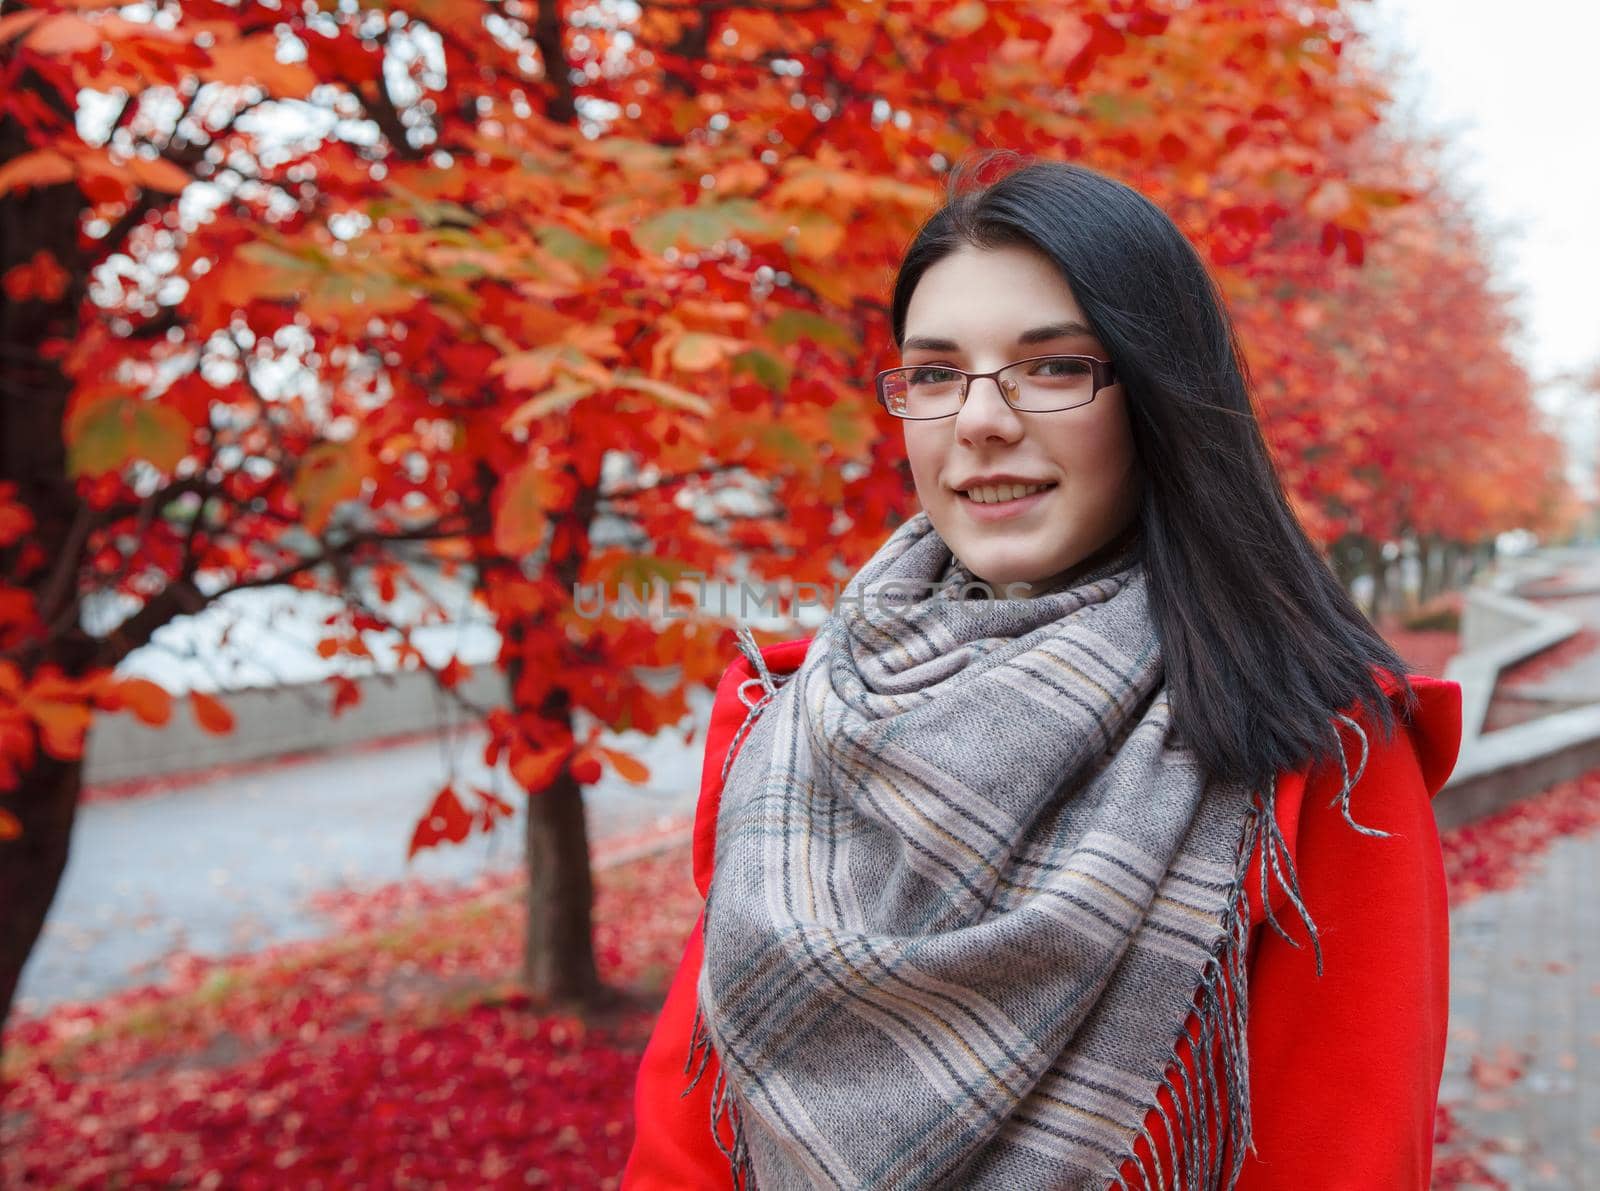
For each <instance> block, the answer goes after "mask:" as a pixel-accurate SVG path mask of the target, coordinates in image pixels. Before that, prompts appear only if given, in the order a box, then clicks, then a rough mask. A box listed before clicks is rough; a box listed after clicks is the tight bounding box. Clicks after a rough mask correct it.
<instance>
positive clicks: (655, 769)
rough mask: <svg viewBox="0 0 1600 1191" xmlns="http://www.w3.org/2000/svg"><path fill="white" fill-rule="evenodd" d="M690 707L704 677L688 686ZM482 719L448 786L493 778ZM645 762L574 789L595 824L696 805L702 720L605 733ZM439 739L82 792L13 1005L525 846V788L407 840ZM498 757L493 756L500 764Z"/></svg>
mask: <svg viewBox="0 0 1600 1191" xmlns="http://www.w3.org/2000/svg"><path fill="white" fill-rule="evenodd" d="M690 706H691V708H692V710H693V711H694V712H695V716H696V722H697V723H701V724H703V723H704V722H705V720H706V718H707V717H708V716H709V715H710V709H711V695H710V692H694V693H693V694H691V696H690ZM483 741H484V738H483V734H482V732H481V731H472V732H468V733H465V734H463V736H462V737H461V738H460V739H459V740H458V741H457V744H456V747H455V748H454V749H452V750H449V751H450V752H451V753H452V754H453V755H454V757H455V763H456V773H457V777H458V781H459V783H460V786H459V787H458V788H460V787H464V786H467V785H483V786H485V787H487V788H489V789H496V788H498V789H499V790H500V791H502V792H503V793H504V792H505V791H514V790H515V788H516V787H515V785H514V784H513V783H511V781H510V779H509V777H507V776H506V775H505V774H504V773H503V772H502V773H501V775H500V784H499V786H498V787H496V786H494V785H491V775H490V772H489V770H488V768H487V767H486V766H485V765H484V764H483ZM602 743H604V744H607V745H609V746H611V747H613V748H620V749H625V750H626V751H628V752H630V753H632V754H633V755H634V756H636V757H638V758H639V759H640V760H641V761H643V762H644V763H645V764H646V765H647V766H648V767H649V768H650V781H649V782H647V783H646V784H645V785H642V786H633V785H629V784H628V783H626V782H624V781H622V780H621V779H619V778H617V777H616V776H615V775H614V774H611V773H609V772H608V773H607V774H606V776H605V778H604V779H603V780H602V781H601V782H600V783H598V784H597V785H595V786H593V787H591V788H590V789H589V790H588V791H587V792H586V794H585V799H584V802H585V810H586V812H587V818H588V822H589V830H590V837H591V840H593V841H595V842H596V843H600V842H601V841H606V840H612V841H616V840H620V839H621V838H623V837H630V836H634V835H637V834H639V833H641V832H648V831H649V830H651V829H652V828H653V827H656V826H666V825H668V824H675V823H682V822H684V821H686V820H687V819H688V818H689V817H691V816H692V815H693V811H694V804H695V799H696V797H697V795H698V793H699V789H700V765H701V759H702V756H703V752H704V748H705V736H704V732H703V730H702V731H700V732H697V733H696V735H695V739H694V742H693V743H692V744H689V745H685V744H684V743H683V736H682V734H681V733H680V732H673V731H670V730H669V731H665V732H663V733H662V734H661V735H660V736H658V737H655V738H654V739H652V738H650V737H646V736H643V735H642V734H640V733H637V732H631V733H621V734H615V735H611V734H607V735H605V736H603V737H602ZM446 751H447V750H446V749H445V747H444V745H443V744H441V742H439V741H417V742H413V743H406V744H402V745H397V746H394V747H391V748H388V749H383V750H352V751H350V752H347V753H330V754H327V755H323V756H318V757H315V758H311V759H308V760H304V761H300V762H295V763H286V764H283V765H278V766H272V767H270V768H267V769H262V770H257V771H254V772H250V773H246V774H235V775H231V776H227V777H220V778H215V779H210V780H207V781H204V782H201V783H197V784H196V785H193V786H188V787H184V788H182V789H178V790H174V791H171V792H169V793H161V794H150V795H145V796H138V797H132V798H124V799H118V800H114V801H110V802H95V803H90V804H88V805H87V806H84V807H81V808H80V809H79V812H78V821H77V825H76V827H75V829H74V832H73V838H72V851H71V854H70V856H69V859H68V862H67V871H66V874H65V876H64V877H63V878H62V883H61V888H60V889H59V890H58V891H57V893H56V900H55V904H54V905H53V906H52V907H51V910H50V916H49V918H48V919H47V920H46V922H45V929H44V933H43V935H42V936H41V937H40V940H39V944H38V946H37V947H35V948H34V952H33V955H32V956H31V957H30V958H29V960H28V965H27V967H26V968H24V969H23V973H22V983H21V987H20V988H19V990H18V994H19V995H18V1006H17V1008H18V1009H19V1010H20V1011H21V1012H24V1013H36V1012H39V1011H40V1010H42V1009H44V1008H47V1007H48V1006H51V1005H54V1004H58V1003H60V1002H62V1001H68V1000H87V999H92V998H95V997H100V996H104V995H105V994H106V993H109V992H113V991H115V990H117V989H120V988H126V987H129V986H132V985H137V984H143V983H149V982H151V981H153V980H156V979H159V978H160V976H161V975H162V973H161V970H160V966H159V964H160V960H161V958H162V957H163V956H165V955H166V954H168V953H169V952H170V951H172V950H174V949H176V948H182V949H184V950H188V951H192V952H195V953H198V954H202V955H210V956H220V955H228V954H232V953H235V952H240V951H249V950H254V949H256V948H260V947H265V946H267V945H269V944H271V943H275V942H280V941H286V940H290V939H300V938H312V937H315V936H318V935H323V934H326V933H327V932H328V930H329V929H330V927H329V922H328V919H327V918H326V917H324V916H323V915H321V914H319V913H317V912H316V911H314V910H311V909H309V908H308V907H307V905H306V900H307V898H309V897H310V896H311V895H312V894H314V893H318V892H323V891H326V890H339V889H369V888H374V887H377V886H381V885H385V884H388V883H389V882H392V881H400V880H404V879H407V878H412V877H415V878H421V879H424V880H427V881H429V882H433V883H437V884H441V885H450V884H465V883H466V882H468V881H470V880H471V879H473V878H475V877H477V876H479V875H481V874H482V873H484V872H486V871H490V870H498V869H509V868H513V867H515V866H516V865H517V864H519V863H520V862H521V858H522V823H523V815H522V808H523V800H522V799H521V798H520V796H513V795H510V794H505V795H504V796H505V797H506V798H507V801H509V802H511V803H512V805H513V806H515V807H516V808H517V814H516V815H515V817H514V818H510V819H505V820H502V821H501V823H500V826H499V828H498V829H497V830H496V832H495V833H494V834H493V835H490V836H482V835H475V836H472V837H470V838H469V839H468V840H467V841H466V842H465V843H463V844H460V845H451V844H445V845H441V846H440V847H438V848H433V849H429V850H427V851H425V852H421V853H419V854H418V855H417V857H416V859H415V860H413V861H412V862H411V863H410V864H409V865H408V864H407V862H406V848H407V846H408V845H409V843H410V841H411V831H412V828H413V827H414V826H415V824H416V821H417V819H418V817H419V816H420V815H421V814H422V812H423V811H424V810H426V809H427V807H428V805H429V803H430V802H432V800H433V797H434V795H435V794H436V793H437V792H438V790H439V787H440V786H441V785H443V784H444V781H445V777H446V773H447V771H448V767H447V763H446ZM502 768H503V767H502Z"/></svg>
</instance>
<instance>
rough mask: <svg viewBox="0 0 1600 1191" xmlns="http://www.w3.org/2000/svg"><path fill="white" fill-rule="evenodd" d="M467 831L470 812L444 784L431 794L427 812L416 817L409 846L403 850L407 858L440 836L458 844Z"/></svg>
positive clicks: (434, 842) (470, 818)
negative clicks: (414, 828) (434, 793)
mask: <svg viewBox="0 0 1600 1191" xmlns="http://www.w3.org/2000/svg"><path fill="white" fill-rule="evenodd" d="M471 832H472V815H471V814H469V813H468V811H467V808H466V807H464V806H462V805H461V799H459V798H457V797H456V792H455V789H454V788H453V787H451V786H448V785H447V786H445V787H443V788H442V789H441V790H440V791H439V793H438V794H436V795H434V799H433V805H432V806H430V807H429V808H428V813H427V814H425V815H423V816H422V818H421V819H419V820H418V821H417V827H416V830H415V831H413V832H412V833H411V847H410V849H409V850H408V851H407V852H406V859H407V860H410V859H411V858H412V857H413V856H415V855H416V854H417V853H418V852H420V851H422V849H423V848H432V847H436V846H437V845H438V844H439V843H440V842H441V841H444V840H448V841H449V842H450V843H453V844H459V843H460V842H461V841H462V840H464V839H466V838H467V836H468V835H469V834H470V833H471Z"/></svg>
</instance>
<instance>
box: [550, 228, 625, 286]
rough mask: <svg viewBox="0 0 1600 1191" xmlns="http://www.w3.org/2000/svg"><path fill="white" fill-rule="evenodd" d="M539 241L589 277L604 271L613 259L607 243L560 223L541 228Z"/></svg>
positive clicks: (552, 252)
mask: <svg viewBox="0 0 1600 1191" xmlns="http://www.w3.org/2000/svg"><path fill="white" fill-rule="evenodd" d="M539 243H540V245H541V246H543V248H544V250H545V251H546V252H548V253H549V254H550V255H551V256H553V257H555V258H556V259H557V260H563V261H565V262H566V263H567V264H569V265H571V266H572V267H573V268H575V269H577V270H579V271H580V272H582V273H583V274H585V275H586V276H589V277H594V276H597V275H598V274H600V273H602V272H604V271H605V268H606V266H607V265H608V264H609V263H610V261H611V253H610V252H609V251H608V250H607V249H606V247H605V245H603V244H596V243H595V242H594V241H593V240H587V239H585V238H584V237H582V236H580V235H578V233H577V232H575V231H573V230H572V229H571V228H569V227H563V226H562V225H561V224H559V223H553V224H551V225H550V226H549V227H543V228H540V229H539Z"/></svg>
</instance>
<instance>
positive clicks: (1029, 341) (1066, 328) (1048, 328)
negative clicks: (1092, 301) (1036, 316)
mask: <svg viewBox="0 0 1600 1191" xmlns="http://www.w3.org/2000/svg"><path fill="white" fill-rule="evenodd" d="M1075 336H1081V337H1085V338H1093V337H1094V332H1093V331H1091V330H1090V329H1089V328H1088V327H1086V326H1084V325H1083V324H1082V323H1080V322H1077V321H1076V320H1070V321H1068V322H1064V323H1046V324H1045V325H1044V326H1042V327H1032V328H1030V329H1029V330H1026V331H1024V332H1023V333H1022V334H1020V335H1018V336H1017V346H1019V347H1031V346H1032V345H1033V344H1035V343H1048V342H1049V341H1050V340H1052V339H1070V338H1073V337H1075ZM900 350H901V351H913V350H921V351H930V352H955V351H960V350H961V345H960V344H959V343H957V342H956V341H955V340H954V339H940V338H938V337H936V336H932V335H913V336H911V338H909V339H907V340H906V341H905V342H904V343H903V344H901V345H900Z"/></svg>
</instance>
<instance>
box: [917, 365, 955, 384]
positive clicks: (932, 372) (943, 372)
mask: <svg viewBox="0 0 1600 1191" xmlns="http://www.w3.org/2000/svg"><path fill="white" fill-rule="evenodd" d="M955 375H956V374H955V373H954V372H952V371H950V369H948V368H917V369H914V370H913V371H912V373H911V383H912V384H914V385H941V384H946V383H948V382H949V381H952V380H954V379H955Z"/></svg>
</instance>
